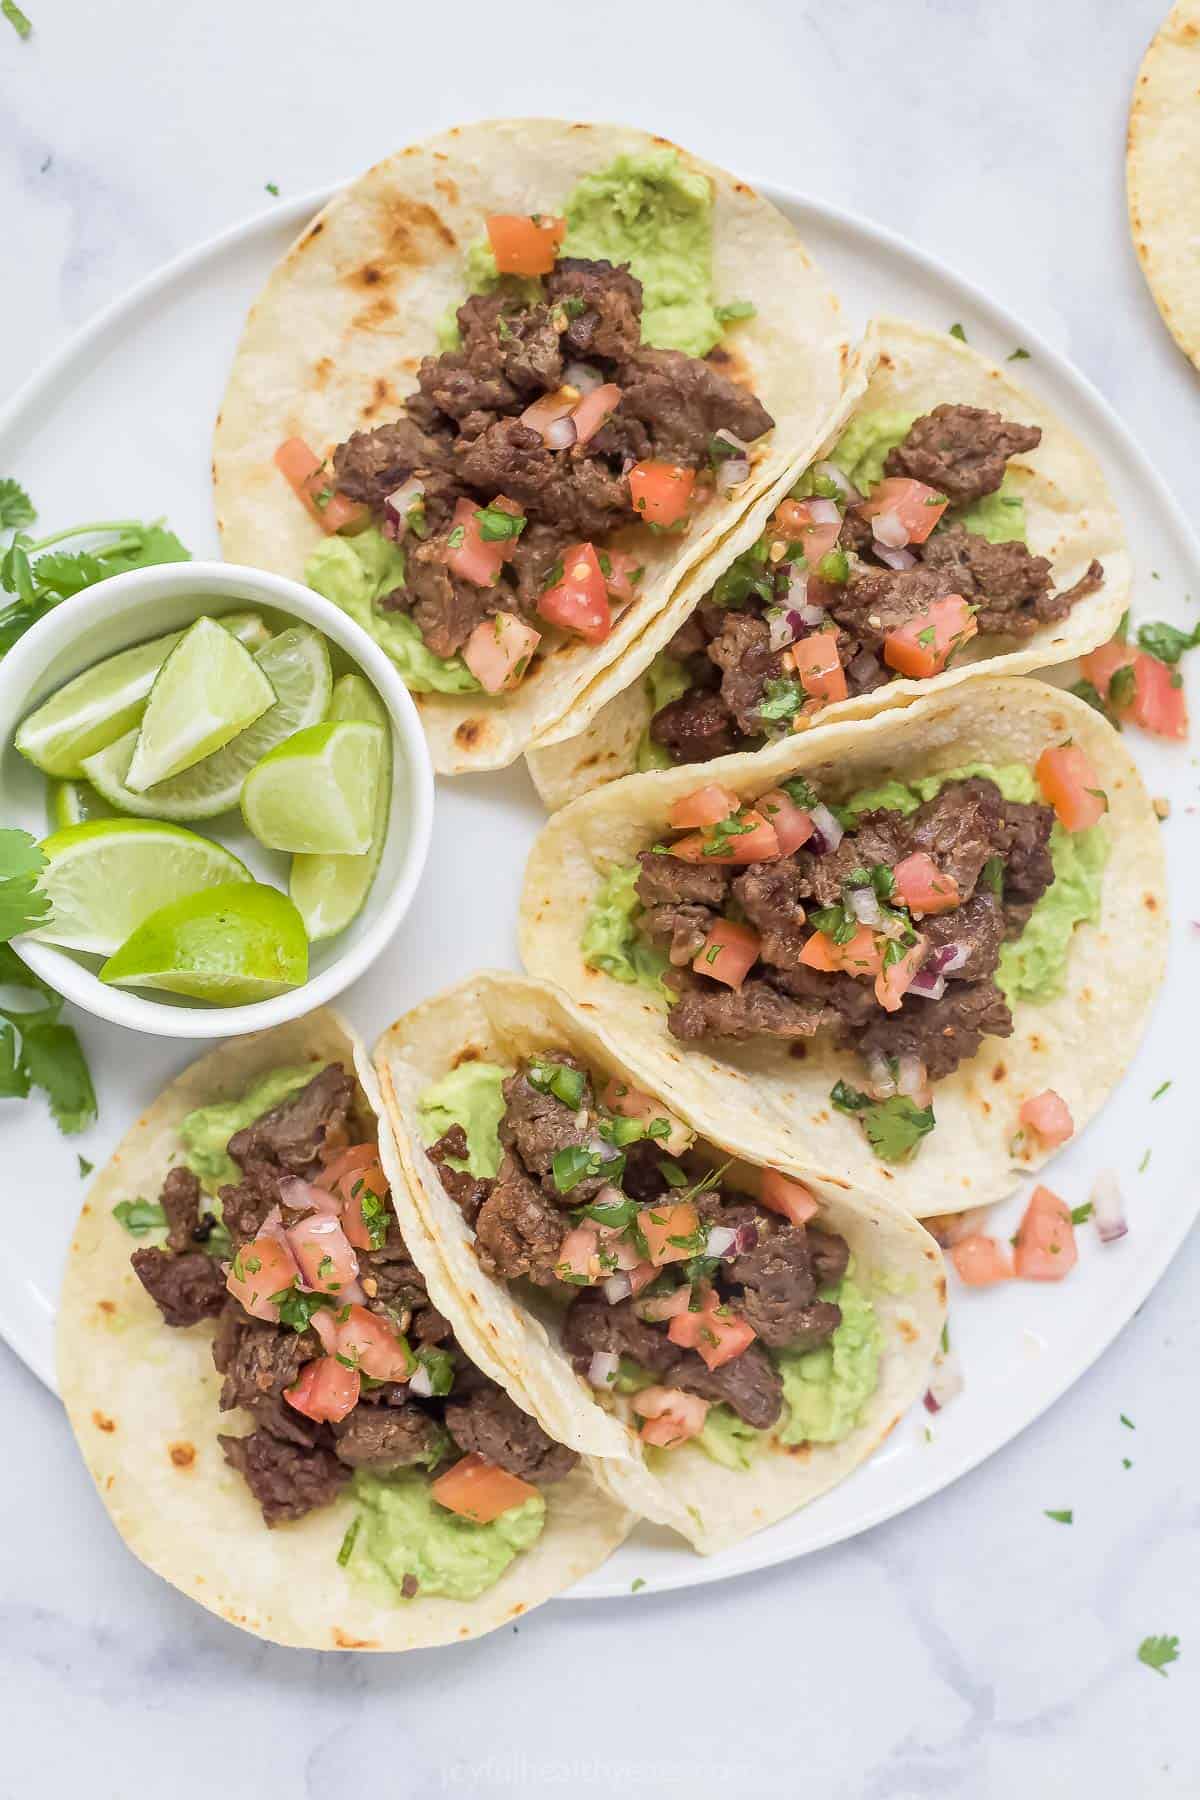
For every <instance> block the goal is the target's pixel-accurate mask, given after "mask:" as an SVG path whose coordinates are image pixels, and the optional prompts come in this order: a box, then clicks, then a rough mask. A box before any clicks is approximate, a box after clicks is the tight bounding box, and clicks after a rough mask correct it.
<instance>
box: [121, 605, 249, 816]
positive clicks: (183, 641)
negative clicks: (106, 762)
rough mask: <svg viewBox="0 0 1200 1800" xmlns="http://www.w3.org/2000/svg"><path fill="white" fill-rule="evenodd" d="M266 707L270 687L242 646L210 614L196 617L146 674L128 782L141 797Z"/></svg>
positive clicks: (223, 741) (225, 740)
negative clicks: (148, 682) (150, 676)
mask: <svg viewBox="0 0 1200 1800" xmlns="http://www.w3.org/2000/svg"><path fill="white" fill-rule="evenodd" d="M274 704H275V690H274V688H273V687H272V686H271V684H270V682H269V681H268V680H267V678H266V676H265V675H264V674H263V672H262V670H261V669H260V668H259V666H258V664H257V663H256V662H255V660H254V658H253V657H252V656H251V654H250V652H249V651H248V650H247V649H246V647H245V645H244V644H239V643H238V640H237V639H236V638H235V637H231V636H230V635H229V633H228V632H227V631H222V630H221V627H220V626H219V625H218V624H217V622H216V620H215V619H205V618H200V619H197V620H196V622H195V624H193V625H189V626H188V629H187V630H186V631H185V632H184V634H183V636H182V637H181V638H180V640H179V642H178V643H177V644H176V646H175V648H174V649H173V650H172V651H171V652H170V654H169V655H168V657H167V660H166V661H165V662H164V663H163V665H162V668H161V669H160V670H159V671H158V674H157V675H156V676H155V677H154V686H153V687H152V688H151V689H150V698H149V700H147V702H146V710H145V712H144V713H143V714H142V723H141V726H140V727H139V729H138V736H137V743H136V744H135V745H134V747H133V758H132V761H131V762H130V764H129V773H128V775H127V776H126V778H125V779H126V782H127V784H128V786H129V787H131V788H132V789H133V791H134V793H135V794H144V793H145V791H146V789H147V788H149V787H153V786H154V784H155V782H156V781H167V780H169V779H170V777H171V776H172V775H178V774H179V772H180V771H181V770H182V769H190V768H191V766H192V764H193V763H198V762H200V761H201V760H202V758H204V757H206V756H211V755H212V753H213V751H214V750H219V749H220V748H221V746H222V745H223V744H227V743H228V742H229V740H230V738H233V737H236V736H237V734H238V732H239V731H245V729H246V727H247V725H253V723H254V721H255V719H257V718H261V716H262V714H263V713H265V712H266V710H267V708H268V706H274Z"/></svg>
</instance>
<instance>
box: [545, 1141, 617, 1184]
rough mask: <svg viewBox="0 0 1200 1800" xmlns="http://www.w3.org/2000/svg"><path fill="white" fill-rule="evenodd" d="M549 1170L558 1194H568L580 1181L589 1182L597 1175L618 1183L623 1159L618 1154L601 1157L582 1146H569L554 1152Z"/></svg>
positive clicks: (595, 1151) (597, 1152) (598, 1153)
mask: <svg viewBox="0 0 1200 1800" xmlns="http://www.w3.org/2000/svg"><path fill="white" fill-rule="evenodd" d="M550 1168H551V1172H552V1174H553V1176H554V1185H555V1187H556V1188H557V1189H558V1191H559V1193H560V1194H569V1193H570V1192H571V1190H572V1188H576V1187H578V1186H579V1183H580V1182H581V1181H590V1180H591V1179H592V1178H593V1177H594V1176H597V1175H602V1176H604V1178H605V1179H606V1180H608V1181H619V1180H620V1177H621V1175H622V1173H623V1171H624V1168H625V1158H624V1157H623V1156H621V1155H619V1154H618V1155H616V1156H612V1157H603V1156H601V1154H600V1152H599V1151H598V1150H589V1149H588V1148H587V1147H586V1145H584V1144H569V1145H568V1146H567V1148H566V1149H565V1150H556V1151H555V1152H554V1156H553V1158H552V1159H551V1163H550Z"/></svg>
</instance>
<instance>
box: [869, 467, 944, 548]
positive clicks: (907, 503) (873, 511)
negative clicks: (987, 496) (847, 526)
mask: <svg viewBox="0 0 1200 1800" xmlns="http://www.w3.org/2000/svg"><path fill="white" fill-rule="evenodd" d="M948 505H949V501H948V500H947V498H946V496H945V494H939V493H938V491H937V489H936V488H931V487H926V485H925V483H924V482H923V481H910V480H908V478H907V477H905V476H903V475H889V477H888V479H887V480H886V481H881V482H880V484H879V486H878V487H877V488H876V489H875V491H874V493H873V494H872V495H871V498H870V499H869V500H863V501H862V502H861V503H860V505H859V508H858V510H859V512H860V513H861V514H862V517H863V518H864V519H877V518H879V517H880V516H881V515H882V514H883V513H894V514H895V516H896V518H898V519H899V521H900V524H901V526H902V527H903V529H904V530H905V531H906V532H907V533H908V541H909V543H910V544H923V543H924V542H925V539H926V538H927V537H928V536H929V534H930V532H931V531H932V530H933V528H934V526H935V525H936V524H937V522H938V520H939V519H940V518H941V516H942V514H943V513H944V512H945V510H946V508H947V506H948Z"/></svg>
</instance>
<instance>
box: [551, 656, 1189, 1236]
mask: <svg viewBox="0 0 1200 1800" xmlns="http://www.w3.org/2000/svg"><path fill="white" fill-rule="evenodd" d="M1166 929H1167V920H1166V886H1165V870H1164V863H1163V852H1162V847H1161V844H1160V841H1159V826H1158V821H1157V819H1156V818H1155V815H1154V812H1153V809H1152V807H1151V805H1150V801H1149V799H1148V797H1147V794H1146V791H1145V789H1144V787H1143V786H1142V782H1141V779H1140V777H1139V775H1138V772H1137V769H1136V768H1135V766H1134V763H1133V761H1132V759H1131V758H1130V756H1129V753H1128V751H1127V750H1126V749H1125V748H1124V746H1123V743H1122V740H1121V738H1120V737H1119V736H1118V735H1117V733H1116V732H1114V731H1113V729H1112V728H1111V726H1109V725H1108V724H1107V723H1106V721H1105V720H1104V719H1103V718H1101V716H1100V715H1099V714H1098V713H1096V712H1095V711H1094V710H1093V709H1092V708H1091V707H1089V706H1087V705H1086V704H1084V702H1082V701H1080V700H1076V699H1074V698H1073V697H1072V696H1070V695H1069V694H1065V693H1062V692H1060V691H1059V690H1058V689H1056V688H1050V687H1047V686H1045V685H1044V684H1042V683H1039V682H1034V681H1030V680H1028V679H1025V680H1017V679H1012V678H1004V677H998V676H991V677H989V678H988V679H986V680H979V681H975V682H971V683H970V684H968V685H965V686H961V687H959V688H957V689H955V690H953V691H951V692H944V693H940V694H935V695H930V696H929V697H928V698H927V699H925V700H920V701H915V702H914V703H913V704H912V705H911V706H910V707H907V708H905V709H904V710H902V711H894V712H888V713H885V714H883V715H881V716H879V717H877V718H875V719H873V720H872V721H870V722H869V723H843V724H841V725H830V726H825V727H820V728H818V729H816V730H813V731H811V732H807V733H805V734H804V735H803V736H802V737H792V738H789V739H785V740H784V741H783V742H781V743H779V744H776V745H774V746H772V747H771V748H770V749H767V750H764V751H761V752H758V753H751V754H746V755H740V756H729V757H724V758H722V759H720V760H718V761H717V762H714V763H711V764H708V765H707V766H706V767H705V768H704V770H703V771H697V770H695V769H692V768H678V769H672V770H669V771H666V772H664V773H660V774H646V775H634V776H630V777H629V778H628V779H627V780H625V781H623V782H618V783H616V784H615V785H613V786H611V787H608V788H605V789H603V790H602V791H600V792H597V793H595V794H590V795H587V796H585V797H584V798H582V799H580V800H576V801H575V802H573V803H572V804H571V805H570V806H569V807H567V808H565V809H564V810H563V811H562V812H561V813H559V814H557V815H556V816H555V817H554V818H553V819H552V820H551V821H550V823H549V824H548V825H547V826H546V828H545V829H544V830H543V832H542V834H541V836H540V838H539V839H538V840H537V842H536V843H535V845H534V848H533V852H532V854H531V856H530V859H529V864H528V868H527V871H526V880H525V889H524V894H523V898H522V905H521V953H522V956H523V958H524V961H525V963H526V966H527V967H528V968H529V970H530V971H531V973H533V974H535V975H540V976H543V977H546V978H548V979H551V980H554V981H556V982H558V983H559V985H560V986H562V987H564V988H565V989H566V990H567V992H568V993H569V994H570V995H571V996H572V998H573V999H575V1000H577V1001H579V1002H580V1003H586V1004H587V1005H588V1006H589V1008H591V1009H592V1011H593V1016H594V1017H595V1019H596V1022H597V1025H598V1026H599V1027H600V1028H601V1029H609V1028H611V1029H613V1030H614V1031H619V1032H620V1034H621V1043H622V1045H623V1049H624V1054H625V1056H626V1060H627V1062H628V1064H629V1068H630V1072H631V1074H632V1076H633V1079H634V1080H636V1081H637V1082H638V1083H639V1085H642V1086H645V1087H647V1088H649V1089H651V1090H652V1091H653V1092H655V1093H657V1094H661V1095H662V1097H663V1099H664V1100H665V1101H666V1102H667V1103H668V1104H669V1105H670V1106H671V1107H672V1108H673V1109H675V1110H677V1111H678V1112H680V1113H681V1114H682V1115H683V1116H684V1117H685V1118H687V1119H688V1120H690V1121H691V1122H692V1123H693V1124H702V1125H703V1128H704V1129H705V1130H706V1131H708V1132H710V1133H712V1135H713V1136H714V1137H716V1138H718V1139H719V1140H720V1141H721V1142H722V1143H724V1144H727V1145H728V1146H729V1147H730V1148H731V1149H733V1150H736V1151H738V1152H741V1153H743V1154H744V1153H746V1152H748V1151H753V1152H755V1153H757V1154H759V1155H763V1156H768V1157H773V1158H774V1157H778V1158H781V1159H784V1160H787V1161H790V1162H791V1163H793V1164H799V1165H800V1166H802V1167H807V1168H809V1169H812V1170H816V1171H820V1172H821V1173H823V1174H825V1175H827V1176H830V1177H835V1178H840V1179H843V1180H846V1181H851V1182H854V1183H856V1184H858V1185H859V1186H862V1187H868V1188H872V1187H873V1188H875V1189H876V1190H880V1189H882V1190H884V1191H886V1192H888V1193H889V1194H890V1195H891V1196H892V1197H893V1198H895V1199H896V1200H898V1201H899V1202H901V1203H902V1204H903V1205H904V1206H906V1207H908V1208H909V1209H910V1210H912V1211H913V1212H915V1213H917V1214H919V1215H926V1214H931V1213H941V1212H949V1211H954V1210H957V1209H961V1208H964V1207H969V1206H974V1205H978V1204H981V1203H983V1202H985V1201H990V1200H993V1199H996V1198H998V1197H1000V1196H1001V1195H1002V1194H1004V1193H1006V1192H1008V1191H1009V1189H1010V1188H1011V1187H1012V1185H1013V1181H1014V1169H1015V1168H1019V1167H1024V1166H1028V1167H1036V1166H1037V1165H1038V1164H1040V1163H1041V1162H1043V1161H1044V1160H1045V1158H1046V1156H1047V1155H1048V1154H1049V1153H1050V1152H1051V1150H1053V1149H1054V1148H1055V1147H1057V1145H1058V1144H1060V1143H1061V1142H1062V1141H1064V1140H1065V1138H1066V1137H1067V1136H1068V1135H1070V1134H1071V1132H1072V1130H1073V1129H1076V1128H1078V1127H1080V1126H1082V1125H1083V1124H1084V1123H1085V1122H1086V1120H1087V1119H1089V1118H1090V1117H1091V1115H1092V1114H1093V1113H1094V1112H1095V1111H1096V1110H1097V1109H1098V1107H1099V1106H1100V1104H1101V1103H1102V1101H1103V1100H1104V1098H1105V1096H1106V1095H1107V1094H1108V1092H1109V1089H1110V1088H1111V1087H1112V1086H1113V1085H1114V1083H1115V1082H1116V1080H1117V1079H1118V1077H1119V1075H1120V1074H1121V1072H1122V1070H1123V1069H1124V1067H1125V1065H1126V1063H1127V1062H1128V1061H1129V1059H1130V1058H1131V1057H1132V1055H1133V1052H1134V1049H1135V1047H1136V1045H1137V1041H1138V1037H1139V1036H1140V1033H1141V1031H1142V1029H1143V1027H1144V1025H1145V1022H1146V1018H1147V1015H1148V1012H1149V1009H1150V1005H1151V1003H1152V1000H1153V997H1154V993H1155V990H1156V988H1157V986H1158V983H1159V981H1160V980H1161V977H1162V971H1163V960H1164V954H1165V943H1166ZM1039 1101H1041V1102H1042V1103H1043V1104H1041V1105H1037V1104H1035V1103H1036V1102H1039ZM1035 1126H1036V1129H1035V1128H1034V1127H1035Z"/></svg>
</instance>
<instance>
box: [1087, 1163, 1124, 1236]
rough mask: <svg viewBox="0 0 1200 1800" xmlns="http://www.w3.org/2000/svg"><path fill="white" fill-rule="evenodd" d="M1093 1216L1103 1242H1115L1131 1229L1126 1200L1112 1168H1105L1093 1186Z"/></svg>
mask: <svg viewBox="0 0 1200 1800" xmlns="http://www.w3.org/2000/svg"><path fill="white" fill-rule="evenodd" d="M1092 1217H1093V1218H1094V1219H1095V1221H1096V1230H1097V1231H1098V1232H1099V1234H1100V1242H1101V1243H1102V1244H1115V1243H1116V1241H1117V1239H1118V1238H1123V1237H1124V1236H1125V1233H1126V1232H1127V1231H1128V1230H1129V1226H1128V1224H1127V1223H1126V1220H1125V1201H1124V1198H1123V1197H1122V1194H1121V1190H1120V1188H1119V1187H1118V1186H1117V1178H1116V1176H1115V1175H1114V1173H1113V1171H1112V1170H1111V1169H1103V1170H1102V1171H1101V1172H1100V1174H1099V1175H1097V1177H1096V1180H1095V1182H1094V1184H1093V1186H1092Z"/></svg>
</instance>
